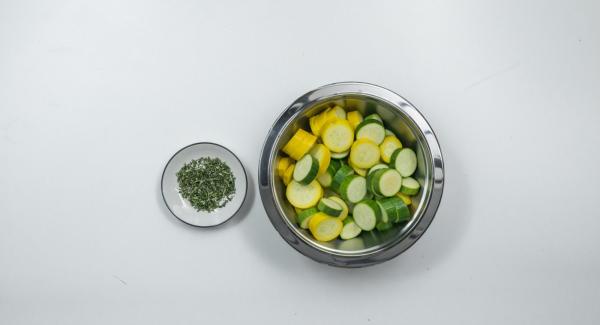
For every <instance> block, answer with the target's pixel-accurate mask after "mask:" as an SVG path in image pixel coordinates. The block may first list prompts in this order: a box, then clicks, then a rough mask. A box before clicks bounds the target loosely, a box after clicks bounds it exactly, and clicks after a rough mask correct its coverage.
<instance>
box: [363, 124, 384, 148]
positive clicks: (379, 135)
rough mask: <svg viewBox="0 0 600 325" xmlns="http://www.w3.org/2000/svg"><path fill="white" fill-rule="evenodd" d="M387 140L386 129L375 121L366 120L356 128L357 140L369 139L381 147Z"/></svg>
mask: <svg viewBox="0 0 600 325" xmlns="http://www.w3.org/2000/svg"><path fill="white" fill-rule="evenodd" d="M384 138H385V129H384V128H383V125H382V124H381V122H379V121H378V120H375V119H365V120H364V121H362V122H361V123H360V124H359V125H358V126H357V127H356V140H359V139H369V140H371V141H373V142H375V144H377V145H379V144H380V143H381V142H383V139H384Z"/></svg>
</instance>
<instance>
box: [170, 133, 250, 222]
mask: <svg viewBox="0 0 600 325" xmlns="http://www.w3.org/2000/svg"><path fill="white" fill-rule="evenodd" d="M201 157H212V158H219V159H221V160H223V161H224V162H225V163H226V164H227V165H228V166H229V167H230V168H231V172H232V173H233V176H235V194H234V196H233V199H232V200H231V201H229V202H227V204H226V205H225V206H224V207H222V208H218V209H216V210H214V211H212V212H204V211H196V209H195V208H194V207H192V205H191V204H190V202H189V201H188V200H186V199H184V198H183V197H181V195H180V194H179V184H178V183H177V172H178V171H179V170H180V169H181V168H182V167H183V165H184V164H186V163H188V162H190V161H192V160H194V159H199V158H201ZM246 177H247V176H246V171H245V170H244V166H243V165H242V162H241V161H240V159H239V158H238V157H237V156H236V155H235V154H234V153H233V152H231V151H230V150H229V149H227V148H225V147H223V146H221V145H218V144H216V143H210V142H199V143H194V144H190V145H189V146H187V147H184V148H182V149H180V150H179V151H177V152H176V153H175V154H174V155H173V157H171V159H169V162H167V165H166V166H165V169H164V171H163V174H162V180H161V191H162V196H163V199H164V201H165V204H166V205H167V208H168V209H169V211H171V213H172V214H173V215H174V216H175V217H176V218H177V219H179V220H181V221H183V222H185V223H187V224H188V225H191V226H196V227H213V226H218V225H220V224H223V223H225V222H226V221H227V220H229V219H231V218H232V217H233V216H235V215H236V213H237V212H238V211H239V210H240V208H241V207H242V204H244V200H245V199H246V193H247V188H248V180H247V179H246Z"/></svg>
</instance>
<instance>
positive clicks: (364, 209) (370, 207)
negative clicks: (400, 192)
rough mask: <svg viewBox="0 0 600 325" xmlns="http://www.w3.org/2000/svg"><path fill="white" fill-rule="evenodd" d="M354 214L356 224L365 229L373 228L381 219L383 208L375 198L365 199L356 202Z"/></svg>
mask: <svg viewBox="0 0 600 325" xmlns="http://www.w3.org/2000/svg"><path fill="white" fill-rule="evenodd" d="M352 215H353V218H354V222H355V223H356V225H357V226H359V227H360V229H362V230H365V231H369V230H373V229H374V228H375V225H377V223H378V222H380V221H381V209H380V208H379V205H378V204H377V203H375V201H373V200H364V201H361V202H359V203H358V204H356V205H355V206H354V209H353V210H352Z"/></svg>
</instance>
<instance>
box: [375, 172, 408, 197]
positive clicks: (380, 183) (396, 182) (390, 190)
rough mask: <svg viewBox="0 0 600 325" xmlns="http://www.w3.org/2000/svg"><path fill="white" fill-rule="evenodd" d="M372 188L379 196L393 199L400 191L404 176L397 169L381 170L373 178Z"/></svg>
mask: <svg viewBox="0 0 600 325" xmlns="http://www.w3.org/2000/svg"><path fill="white" fill-rule="evenodd" d="M371 181H372V185H371V186H372V188H373V190H374V192H375V194H377V195H381V196H385V197H391V196H394V195H396V193H398V191H400V187H401V186H402V176H400V173H398V171H396V170H395V169H391V168H386V169H380V170H379V171H377V172H375V173H374V174H373V177H372V178H371Z"/></svg>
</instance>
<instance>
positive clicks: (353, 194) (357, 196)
mask: <svg viewBox="0 0 600 325" xmlns="http://www.w3.org/2000/svg"><path fill="white" fill-rule="evenodd" d="M339 193H340V195H341V196H342V197H343V198H344V200H346V201H348V202H351V203H358V202H360V201H362V200H363V199H364V198H365V196H366V195H367V180H366V179H365V178H364V177H362V176H359V175H350V176H348V177H346V179H344V181H343V182H342V184H341V185H340V188H339Z"/></svg>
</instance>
